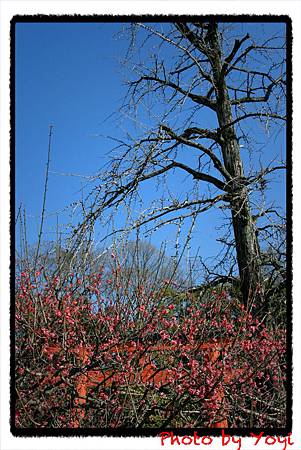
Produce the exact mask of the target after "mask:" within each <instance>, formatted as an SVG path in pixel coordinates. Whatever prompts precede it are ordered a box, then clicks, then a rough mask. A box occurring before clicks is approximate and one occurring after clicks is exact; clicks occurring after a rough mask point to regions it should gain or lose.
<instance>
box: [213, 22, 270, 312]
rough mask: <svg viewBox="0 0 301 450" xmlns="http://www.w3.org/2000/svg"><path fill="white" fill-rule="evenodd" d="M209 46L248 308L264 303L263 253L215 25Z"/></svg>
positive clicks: (217, 112) (217, 111) (241, 273)
mask: <svg viewBox="0 0 301 450" xmlns="http://www.w3.org/2000/svg"><path fill="white" fill-rule="evenodd" d="M207 42H208V44H209V47H210V59H211V64H212V67H213V79H214V85H215V90H216V100H217V103H216V114H217V118H218V123H219V131H220V142H221V148H222V154H223V160H224V165H225V168H226V170H227V171H228V172H229V174H230V175H231V177H232V179H231V182H230V183H231V201H230V206H231V213H232V222H233V230H234V238H235V245H236V253H237V263H238V269H239V275H240V282H241V292H242V298H243V303H244V305H245V306H248V305H250V302H252V301H254V300H260V303H261V301H262V299H263V284H262V276H261V265H260V249H259V244H258V240H257V235H256V228H255V224H254V221H253V219H252V215H251V211H250V204H249V192H248V188H247V187H246V186H245V184H244V181H243V180H244V179H243V177H244V173H243V165H242V160H241V156H240V148H239V145H238V139H237V137H236V133H235V129H234V125H229V124H232V122H233V116H232V109H231V102H230V99H229V95H228V89H227V84H226V79H225V70H224V69H223V61H222V55H221V45H220V40H219V33H218V29H217V24H216V23H210V24H209V27H208V34H207Z"/></svg>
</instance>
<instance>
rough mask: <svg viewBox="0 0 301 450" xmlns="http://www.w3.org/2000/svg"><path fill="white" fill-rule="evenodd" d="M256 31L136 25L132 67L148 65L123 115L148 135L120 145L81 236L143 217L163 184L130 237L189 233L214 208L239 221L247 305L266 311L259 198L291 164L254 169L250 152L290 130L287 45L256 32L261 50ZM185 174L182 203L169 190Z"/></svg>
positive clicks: (236, 236) (136, 70)
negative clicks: (118, 220) (150, 191)
mask: <svg viewBox="0 0 301 450" xmlns="http://www.w3.org/2000/svg"><path fill="white" fill-rule="evenodd" d="M249 25H250V24H244V26H242V25H241V24H229V23H222V24H220V23H218V22H217V21H214V20H209V21H208V20H206V19H204V22H201V21H197V22H193V23H184V22H177V23H174V24H159V23H155V24H152V25H149V24H145V23H140V24H132V25H131V35H130V36H131V44H132V45H131V48H130V51H129V53H128V59H129V58H132V56H137V55H138V56H139V55H140V61H139V58H138V61H137V62H136V63H135V65H134V64H133V63H132V65H131V67H132V68H133V71H132V75H131V76H132V79H131V80H130V81H129V82H128V85H129V90H128V97H127V101H126V102H125V104H124V108H123V113H128V111H129V110H130V109H134V110H137V117H138V118H139V120H140V122H141V123H140V126H141V127H142V128H143V135H142V136H141V137H139V138H137V137H135V138H132V137H131V136H130V132H128V140H127V141H122V142H121V141H119V142H118V152H117V153H115V154H114V156H113V157H112V161H111V164H110V166H109V168H108V169H107V170H106V171H104V172H103V174H102V175H101V176H100V177H99V180H98V181H99V184H98V186H97V188H96V189H95V190H94V191H93V194H94V200H93V204H92V206H91V210H90V212H89V214H87V217H86V220H85V222H84V224H83V225H82V228H81V230H83V227H85V226H86V225H87V223H88V222H91V221H92V222H94V221H95V220H97V219H101V220H102V219H103V217H104V213H105V211H112V215H111V216H106V217H107V220H111V219H112V217H113V216H114V214H116V211H117V209H118V208H119V207H121V208H124V207H125V206H126V207H127V211H130V210H131V208H132V210H134V208H133V205H135V206H137V201H138V202H139V199H140V197H139V195H140V194H139V192H140V188H141V186H144V185H147V183H148V180H156V181H157V182H158V184H159V186H160V188H163V190H164V194H163V196H162V197H160V196H159V194H158V196H157V198H156V200H157V201H154V202H153V203H152V204H151V205H150V207H149V208H147V209H145V208H144V209H143V208H141V209H142V212H141V214H139V215H138V216H137V217H133V220H132V223H131V226H130V228H135V227H142V226H145V225H147V226H149V225H148V224H153V225H152V226H153V228H152V229H153V230H154V229H157V228H158V227H160V226H162V225H166V224H170V223H175V222H177V223H180V224H182V223H183V221H184V220H185V219H187V218H190V219H191V218H192V219H193V220H195V219H196V218H197V217H199V215H200V214H201V213H202V212H205V211H207V210H208V209H210V208H211V207H213V206H216V207H219V208H221V209H223V210H224V211H226V212H227V211H228V212H230V219H231V227H232V232H233V233H232V236H233V244H234V247H235V249H236V258H237V265H238V270H239V276H240V286H241V288H240V289H241V294H242V300H243V302H244V304H245V305H246V306H250V304H251V303H252V302H253V301H255V300H257V301H258V302H259V303H260V304H261V306H262V304H263V303H264V295H263V294H264V293H263V271H262V263H263V262H262V259H261V249H260V242H259V239H258V229H257V220H258V219H259V218H262V217H266V214H267V213H268V212H269V211H270V210H269V208H267V207H266V208H265V207H264V206H263V205H262V204H260V205H259V204H258V198H259V197H260V194H263V195H264V192H265V188H266V185H267V183H268V182H269V181H270V178H269V177H270V175H271V174H276V173H278V172H276V171H278V170H280V169H285V164H284V163H283V161H282V158H281V156H280V153H281V152H280V149H279V157H278V158H277V161H276V160H275V158H274V157H273V158H271V160H270V161H269V162H266V161H265V164H263V163H261V161H260V156H258V155H256V158H255V159H257V161H255V162H254V163H250V164H248V165H246V158H244V157H243V156H242V151H243V150H242V148H243V146H245V147H249V148H251V143H252V138H253V140H255V139H256V131H255V132H254V129H256V127H258V130H259V126H263V127H264V128H265V129H266V130H267V132H270V133H271V132H272V133H274V132H275V130H276V129H277V128H278V127H279V126H281V125H282V124H285V122H284V121H285V107H286V102H285V98H286V90H285V88H286V68H285V65H286V46H285V42H286V40H285V36H281V35H279V33H276V34H275V30H273V31H274V33H273V35H272V36H270V37H269V38H267V37H266V36H265V35H264V33H263V35H262V37H258V33H257V36H256V39H257V42H255V40H254V39H252V37H251V34H249V33H245V31H243V33H240V32H241V30H243V28H248V26H249ZM252 29H253V28H252V27H251V30H252ZM277 31H278V32H279V29H278V30H277ZM140 32H141V33H142V34H143V40H142V37H141V35H140ZM282 32H283V33H285V30H284V27H283V28H282ZM250 33H251V32H250ZM152 39H154V40H155V41H157V42H156V44H157V47H156V50H155V51H154V48H155V47H154V45H153V43H152V45H151V44H150V40H152ZM135 41H136V42H135ZM137 47H138V48H137ZM148 49H150V50H151V54H150V55H149V54H148V53H147V50H148ZM139 52H140V53H139ZM133 75H134V76H135V78H133ZM159 104H160V106H158V105H159ZM147 122H148V124H150V125H149V127H147V126H146V125H145V123H147ZM250 122H253V126H252V127H251V126H250ZM204 124H205V125H204ZM208 124H210V126H209V127H208V126H207V125H208ZM276 127H277V128H276ZM129 128H131V129H132V128H133V127H129ZM250 133H251V135H250ZM252 133H253V136H252ZM254 133H255V135H254ZM258 133H259V131H258ZM261 137H262V135H261ZM250 155H251V156H252V151H251V150H250ZM253 156H254V155H253ZM265 159H266V158H264V160H265ZM180 174H185V175H186V176H187V179H188V181H187V190H186V192H185V193H184V194H182V195H175V194H174V193H173V192H172V189H171V188H170V186H169V184H168V183H169V182H170V181H171V180H172V179H173V180H174V179H175V177H178V176H180ZM159 197H160V198H159ZM135 202H136V203H135ZM226 244H227V245H230V244H229V242H226Z"/></svg>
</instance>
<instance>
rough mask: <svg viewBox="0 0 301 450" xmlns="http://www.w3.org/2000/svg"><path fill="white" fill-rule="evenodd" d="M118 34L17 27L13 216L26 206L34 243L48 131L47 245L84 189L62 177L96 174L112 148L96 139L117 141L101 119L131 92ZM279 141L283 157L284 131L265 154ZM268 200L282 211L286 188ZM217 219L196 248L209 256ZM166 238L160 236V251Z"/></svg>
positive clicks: (102, 29) (205, 221)
mask: <svg viewBox="0 0 301 450" xmlns="http://www.w3.org/2000/svg"><path fill="white" fill-rule="evenodd" d="M279 26H281V27H283V25H275V24H274V25H272V24H271V25H268V28H269V29H268V31H269V32H270V31H271V30H273V28H272V27H275V32H276V31H279ZM120 27H121V25H120V24H118V23H117V24H109V23H77V24H76V23H18V24H17V25H16V210H18V207H19V205H20V204H21V203H22V205H24V206H25V207H26V212H27V232H28V240H29V242H30V243H33V242H35V241H36V240H37V232H38V224H39V216H40V212H41V206H42V195H43V184H44V176H45V167H46V159H47V143H48V127H49V124H53V125H54V138H53V146H52V157H51V163H50V170H51V172H52V173H51V174H50V178H49V187H48V197H47V205H46V206H47V218H46V222H45V228H44V232H45V234H44V238H45V239H50V240H52V239H55V233H54V231H55V224H56V217H57V214H56V213H59V220H60V223H62V224H63V223H64V222H66V221H68V217H67V215H66V214H65V213H64V212H61V211H62V210H63V209H64V208H65V207H66V206H67V205H69V204H70V203H71V202H73V201H76V200H78V199H79V198H80V188H81V183H83V182H84V179H81V178H78V177H70V176H63V175H60V174H63V173H66V174H70V173H73V174H80V175H91V174H94V173H95V172H96V171H97V170H98V169H99V168H101V167H102V166H103V164H104V163H105V161H106V154H107V152H109V151H110V149H111V148H112V146H113V144H112V142H111V141H110V140H109V139H103V138H100V137H97V135H99V134H103V135H110V136H116V137H118V136H119V133H120V131H119V130H118V129H116V125H115V122H114V120H113V119H108V120H107V121H105V122H104V120H105V119H106V118H107V117H108V116H110V115H111V114H112V113H114V112H115V111H116V110H117V109H118V108H119V106H120V104H121V102H122V99H123V97H124V95H125V92H126V88H125V86H124V85H123V81H124V77H123V74H122V67H120V65H119V64H118V59H119V58H122V57H123V56H124V53H125V51H126V49H127V45H128V43H127V42H126V41H125V40H124V39H119V38H118V37H116V32H118V31H119V30H120ZM256 27H257V28H256ZM256 27H255V28H254V31H255V34H256V33H257V34H258V33H259V32H260V29H259V28H258V26H256ZM258 133H259V132H258ZM275 142H276V146H278V148H280V147H281V148H282V151H283V152H285V146H284V134H283V132H281V133H280V135H279V136H278V137H277V140H276V141H275V140H274V138H273V139H271V141H270V143H269V144H268V145H266V147H265V150H264V155H266V156H267V157H268V156H269V154H270V153H271V152H273V151H274V149H275ZM53 172H58V173H60V174H55V173H53ZM144 195H146V196H147V195H148V194H147V192H145V194H144ZM269 196H270V198H271V199H272V198H275V200H276V203H278V204H281V205H282V206H284V205H285V186H284V184H283V182H279V183H277V184H274V185H273V188H272V190H271V192H270V194H269ZM217 217H220V216H217V213H216V212H215V211H212V212H210V213H207V214H206V217H204V218H201V220H200V221H199V224H198V227H197V230H196V231H197V233H196V235H195V239H194V245H195V246H199V245H200V247H201V252H202V254H203V255H204V256H208V255H214V254H215V253H216V251H217V249H218V246H217V244H216V242H215V238H216V232H215V226H216V225H220V224H221V223H222V222H221V221H219V222H216V219H217ZM166 237H168V233H167V232H166V231H163V230H162V231H161V232H160V233H159V234H158V235H157V238H156V239H157V244H158V246H160V241H161V240H163V239H165V238H166ZM195 248H196V247H195Z"/></svg>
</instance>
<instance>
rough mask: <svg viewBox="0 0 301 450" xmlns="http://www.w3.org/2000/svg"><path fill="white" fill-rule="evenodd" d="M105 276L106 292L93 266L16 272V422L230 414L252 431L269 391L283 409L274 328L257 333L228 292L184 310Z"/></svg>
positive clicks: (281, 343) (220, 420) (221, 419)
mask: <svg viewBox="0 0 301 450" xmlns="http://www.w3.org/2000/svg"><path fill="white" fill-rule="evenodd" d="M115 280H116V277H115V278H114V274H112V277H111V278H110V281H111V282H112V283H110V286H111V285H112V291H111V295H108V290H107V289H108V288H107V283H106V280H105V281H104V282H102V274H101V273H99V274H93V275H90V276H89V277H87V278H86V279H81V278H80V277H78V276H75V275H73V276H72V277H70V278H69V279H66V280H64V283H62V282H61V280H59V279H58V278H54V279H52V280H50V281H46V282H45V283H43V282H42V275H41V274H40V273H39V274H35V276H33V277H32V276H30V274H26V273H23V274H21V278H20V280H18V289H17V295H16V394H17V404H16V410H17V411H18V414H17V415H16V425H17V426H18V427H32V426H35V427H78V426H80V427H83V426H84V427H101V428H103V427H120V426H128V427H136V426H137V425H138V426H141V427H157V426H169V425H173V426H181V427H189V426H215V427H225V426H226V425H227V424H228V422H227V419H228V420H229V426H249V424H250V420H252V422H253V426H255V425H256V426H258V427H261V428H262V427H264V426H266V425H269V426H271V421H272V420H274V419H275V415H274V411H273V410H272V409H271V407H267V406H266V405H265V403H264V402H265V401H266V396H267V395H269V396H271V395H272V396H273V398H274V399H275V404H276V400H277V405H280V406H282V410H283V411H285V404H283V390H284V386H285V385H284V382H285V361H284V357H285V333H284V330H273V331H271V330H267V329H266V327H265V326H264V325H263V324H262V323H259V322H258V320H256V319H254V318H253V317H252V316H251V314H250V313H248V312H246V311H244V309H243V307H241V306H239V305H238V304H237V302H235V301H234V300H233V299H230V298H229V297H228V296H227V295H226V293H220V294H217V293H215V294H213V295H212V298H210V300H209V301H203V302H202V301H194V299H193V298H188V299H187V302H189V305H187V308H186V311H185V314H182V313H181V312H180V311H179V308H178V307H177V305H176V304H174V302H172V303H171V302H169V304H168V301H167V300H166V298H164V295H163V294H162V292H161V293H157V294H156V293H147V292H146V291H145V290H144V289H143V288H141V287H140V289H139V292H131V296H129V293H128V292H126V293H125V292H124V290H123V288H122V287H121V286H122V283H120V279H117V281H118V286H116V283H115ZM104 286H105V288H104ZM114 289H115V290H114ZM133 299H136V300H135V302H134V300H133ZM166 302H167V303H166ZM281 402H282V403H281ZM277 409H279V407H278V406H277ZM185 417H186V421H185ZM250 417H251V419H250ZM283 417H285V413H283V414H282V415H279V416H278V418H276V420H277V421H278V422H279V421H280V420H283ZM243 421H244V423H243ZM278 422H276V424H277V425H278ZM274 425H275V424H274Z"/></svg>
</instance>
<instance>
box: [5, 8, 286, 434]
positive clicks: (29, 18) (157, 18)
mask: <svg viewBox="0 0 301 450" xmlns="http://www.w3.org/2000/svg"><path fill="white" fill-rule="evenodd" d="M212 19H215V20H218V21H219V22H221V23H223V22H236V23H237V22H265V23H266V22H274V23H285V24H286V31H287V36H286V42H287V50H286V54H287V75H288V76H287V79H288V82H287V101H286V111H287V127H286V160H287V173H286V211H287V212H286V217H287V231H286V237H287V253H286V255H287V311H286V312H287V349H286V350H287V399H286V400H287V403H286V404H287V408H286V409H287V411H286V412H287V425H286V427H284V428H277V427H276V428H266V429H258V428H241V429H239V428H226V429H224V431H225V433H226V434H228V435H230V436H241V437H246V436H250V433H251V432H252V433H254V434H259V433H260V432H261V431H263V432H264V435H263V436H268V435H269V436H275V435H277V436H286V435H288V434H289V433H291V432H292V403H293V399H292V277H293V275H292V198H293V190H292V145H293V143H292V19H291V18H290V17H289V16H288V15H266V14H265V15H247V14H244V15H241V14H237V15H232V14H229V15H227V14H210V15H177V16H176V15H152V16H148V15H135V14H133V15H80V14H74V15H43V14H36V15H25V16H21V15H15V16H13V18H12V19H11V26H10V55H11V60H10V124H11V130H10V185H11V189H10V237H11V241H10V255H11V259H10V353H11V357H10V431H11V433H12V435H13V436H15V437H22V436H23V437H25V436H28V437H38V436H52V437H59V436H62V437H63V436H64V437H67V436H69V437H71V436H78V437H79V436H82V437H84V436H90V437H91V436H105V437H129V436H132V437H137V436H139V437H151V436H159V434H160V433H161V432H163V431H170V432H174V435H177V436H191V435H193V433H194V432H197V433H198V436H213V437H214V436H217V437H219V436H221V429H214V428H193V429H191V428H183V429H178V428H176V429H175V428H168V429H166V430H165V429H164V430H163V429H159V428H152V429H147V428H145V429H135V428H118V429H114V428H105V429H94V428H78V429H72V428H69V429H68V428H17V427H16V426H15V423H14V417H15V402H16V397H15V392H14V385H15V365H14V361H15V334H14V331H15V328H14V327H15V321H14V317H15V301H14V300H15V297H14V292H15V289H14V288H15V212H16V207H15V181H16V179H15V100H16V98H15V62H16V57H15V30H16V24H18V23H43V22H44V23H50V22H55V23H83V22H84V23H114V22H118V23H121V22H123V23H126V22H135V21H140V22H146V21H147V22H150V23H151V22H162V23H163V22H174V21H188V22H194V21H196V20H198V21H200V20H207V21H208V20H212Z"/></svg>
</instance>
